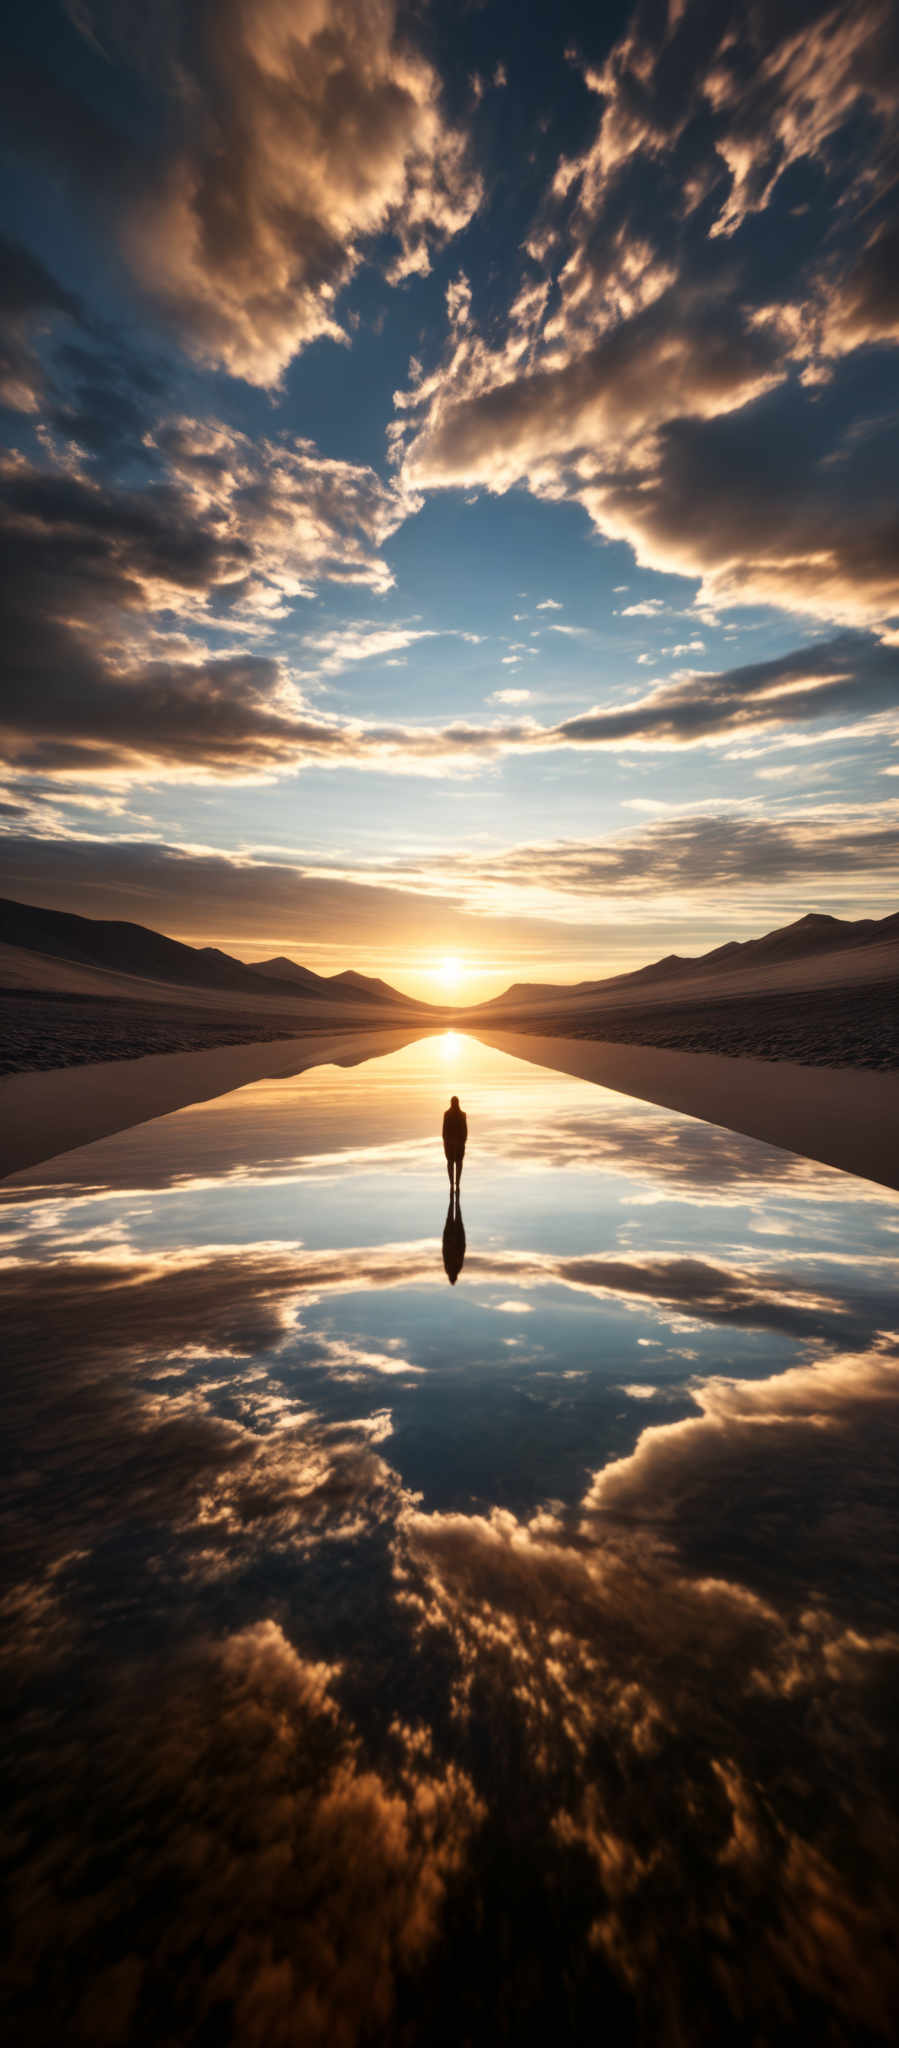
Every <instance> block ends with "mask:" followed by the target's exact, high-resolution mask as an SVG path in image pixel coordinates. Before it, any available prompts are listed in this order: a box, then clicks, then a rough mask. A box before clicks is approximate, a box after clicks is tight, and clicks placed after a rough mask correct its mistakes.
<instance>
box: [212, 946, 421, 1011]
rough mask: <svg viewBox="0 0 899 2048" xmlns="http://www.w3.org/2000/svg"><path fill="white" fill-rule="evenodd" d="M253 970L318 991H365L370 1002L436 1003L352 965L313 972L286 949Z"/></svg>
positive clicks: (349, 993) (341, 993)
mask: <svg viewBox="0 0 899 2048" xmlns="http://www.w3.org/2000/svg"><path fill="white" fill-rule="evenodd" d="M253 973H254V974H264V975H266V976H271V977H272V979H277V980H278V981H291V982H296V983H297V984H298V985H299V986H300V987H301V988H309V989H312V988H314V989H315V990H316V993H317V994H321V992H322V990H323V989H326V990H327V991H328V994H329V995H338V996H343V997H349V996H353V995H363V996H365V997H366V999H367V1000H368V1001H369V1002H376V1003H394V1004H396V1003H412V1004H413V1006H414V1007H415V1008H416V1009H424V1010H428V1009H431V1008H433V1007H434V1006H433V1005H432V1004H430V1003H416V1002H415V1000H414V998H413V997H412V996H402V995H400V993H399V990H398V989H395V988H391V986H390V983H389V982H388V981H380V980H378V978H377V977H376V976H375V975H373V974H357V973H356V971H355V969H354V968H352V967H346V968H344V970H343V973H342V974H314V973H313V971H312V968H311V967H300V966H299V964H298V962H297V961H296V960H288V959H287V957H286V955H285V954H284V953H278V954H276V956H275V958H274V959H273V960H254V962H253Z"/></svg>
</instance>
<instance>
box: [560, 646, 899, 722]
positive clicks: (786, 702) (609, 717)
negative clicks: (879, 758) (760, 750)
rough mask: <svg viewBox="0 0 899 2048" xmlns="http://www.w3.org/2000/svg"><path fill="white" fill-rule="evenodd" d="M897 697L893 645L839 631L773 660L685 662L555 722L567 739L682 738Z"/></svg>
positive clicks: (836, 712)
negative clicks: (637, 688)
mask: <svg viewBox="0 0 899 2048" xmlns="http://www.w3.org/2000/svg"><path fill="white" fill-rule="evenodd" d="M897 703H899V648H897V647H894V646H883V645H881V643H880V642H878V641H876V640H873V639H869V638H868V637H867V636H865V635H862V634H851V633H846V634H840V635H839V636H838V637H837V638H836V639H834V640H828V641H815V642H812V643H811V645H809V646H808V647H804V648H801V649H800V650H798V651H797V652H796V653H790V654H783V655H778V656H776V657H775V659H774V660H773V661H760V662H751V663H747V664H745V665H744V666H742V667H740V668H733V669H725V670H723V671H720V672H719V673H717V674H695V673H693V672H691V671H690V670H687V672H686V673H685V674H684V675H683V676H682V677H681V678H676V679H675V680H673V681H671V682H666V683H658V684H656V685H655V686H654V687H653V688H652V689H651V690H650V691H648V692H647V695H646V696H645V697H642V698H639V699H638V700H637V702H636V703H633V704H628V705H623V706H621V707H620V708H614V707H613V708H611V709H609V710H606V709H596V710H595V711H590V712H587V713H585V714H584V715H583V716H581V717H578V718H568V719H566V720H565V721H564V723H563V724H562V725H560V726H558V727H557V728H556V730H557V733H558V736H559V738H560V739H562V740H563V741H567V742H568V744H572V743H576V744H581V745H584V744H587V745H591V744H592V745H595V744H597V743H602V742H605V743H606V744H609V743H614V742H615V741H618V742H619V743H620V742H622V741H624V742H633V741H643V742H648V743H649V744H650V745H653V744H655V745H663V746H666V745H667V746H671V745H675V746H676V745H689V744H690V743H691V742H695V741H697V740H704V739H714V738H717V737H718V736H719V735H720V736H721V737H722V738H727V737H729V736H731V735H736V734H738V733H742V732H751V731H753V730H755V731H764V730H765V729H766V728H771V727H777V726H781V725H785V724H791V723H792V722H793V721H797V722H801V723H802V724H807V723H809V722H811V721H814V720H818V719H827V718H829V719H831V720H838V719H852V718H855V719H858V718H864V717H868V716H870V715H871V714H872V713H878V712H882V711H895V710H896V707H897Z"/></svg>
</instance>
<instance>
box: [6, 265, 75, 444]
mask: <svg viewBox="0 0 899 2048" xmlns="http://www.w3.org/2000/svg"><path fill="white" fill-rule="evenodd" d="M61 317H62V318H66V319H68V320H77V319H78V318H79V317H80V306H79V302H78V300H77V299H76V298H75V297H74V296H73V294H72V293H71V292H67V291H64V290H63V287H62V286H61V285H60V284H58V283H57V281H56V279H55V278H54V277H51V275H50V272H49V271H48V270H46V269H45V268H44V265H43V264H42V263H41V262H40V261H39V259H38V258H37V257H36V256H34V255H32V254H31V252H30V251H29V250H28V249H26V248H25V247H24V246H23V245H22V243H20V242H13V241H10V240H9V238H8V237H7V236H5V235H2V236H0V404H2V405H8V406H10V407H11V408H12V410H13V411H15V412H26V413H33V412H36V411H37V410H38V406H39V402H40V396H41V391H42V389H43V383H44V372H43V369H42V366H41V362H40V358H39V356H38V353H37V350H36V347H35V343H36V341H37V338H38V336H39V334H40V332H41V330H42V328H48V327H50V326H51V325H52V323H53V321H54V320H57V319H59V318H61Z"/></svg>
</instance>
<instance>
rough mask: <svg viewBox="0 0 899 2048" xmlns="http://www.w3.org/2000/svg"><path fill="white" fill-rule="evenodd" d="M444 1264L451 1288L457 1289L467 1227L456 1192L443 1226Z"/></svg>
mask: <svg viewBox="0 0 899 2048" xmlns="http://www.w3.org/2000/svg"><path fill="white" fill-rule="evenodd" d="M443 1264H444V1266H445V1268H446V1277H447V1279H448V1281H449V1284H450V1286H451V1287H455V1285H456V1281H457V1280H458V1278H459V1274H460V1273H461V1271H462V1267H463V1266H464V1264H465V1225H464V1223H463V1221H462V1211H461V1209H460V1207H459V1195H458V1191H456V1190H454V1192H453V1193H452V1194H451V1195H450V1203H449V1208H448V1209H447V1212H446V1222H445V1224H444V1226H443Z"/></svg>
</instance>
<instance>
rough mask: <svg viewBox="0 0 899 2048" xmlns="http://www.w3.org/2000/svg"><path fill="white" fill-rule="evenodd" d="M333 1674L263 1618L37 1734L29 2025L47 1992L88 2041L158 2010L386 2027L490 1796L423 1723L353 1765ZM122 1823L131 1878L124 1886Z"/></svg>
mask: <svg viewBox="0 0 899 2048" xmlns="http://www.w3.org/2000/svg"><path fill="white" fill-rule="evenodd" d="M148 1661H149V1660H148ZM339 1676H340V1674H339V1668H338V1667H335V1666H334V1665H329V1664H328V1663H326V1662H321V1661H314V1660H312V1659H309V1658H306V1657H304V1656H303V1655H301V1654H300V1653H299V1652H298V1651H297V1650H296V1649H295V1648H294V1647H293V1645H292V1644H291V1642H290V1641H289V1639H288V1637H287V1636H286V1635H285V1633H284V1632H283V1630H282V1629H281V1628H280V1627H279V1626H278V1625H277V1624H276V1623H275V1622H274V1621H270V1620H264V1621H259V1622H256V1623H254V1624H253V1625H251V1626H249V1627H246V1628H243V1629H241V1630H239V1631H237V1632H234V1633H231V1634H228V1635H226V1636H224V1637H223V1638H222V1639H221V1640H219V1641H217V1642H203V1641H200V1642H195V1643H194V1644H193V1645H192V1647H191V1648H190V1649H188V1650H185V1651H180V1652H179V1651H175V1652H174V1653H172V1654H168V1655H165V1656H162V1657H158V1656H157V1657H154V1658H153V1659H152V1667H151V1668H147V1664H146V1663H145V1662H144V1660H143V1659H138V1660H137V1661H136V1662H135V1663H134V1665H133V1666H131V1668H128V1667H127V1666H126V1667H125V1668H124V1670H122V1669H121V1668H118V1669H116V1670H115V1671H114V1672H113V1675H112V1676H111V1677H108V1678H107V1684H106V1689H105V1694H104V1696H102V1697H101V1700H100V1703H99V1705H93V1706H90V1707H88V1708H86V1709H83V1710H82V1712H81V1714H80V1715H79V1717H78V1721H77V1732H75V1730H73V1729H72V1727H71V1725H70V1722H69V1717H68V1714H64V1715H59V1714H57V1715H53V1716H48V1717H47V1719H46V1720H45V1721H44V1722H43V1724H42V1725H41V1727H40V1728H38V1729H32V1730H31V1731H29V1733H28V1735H27V1736H26V1739H25V1742H24V1744H23V1750H22V1753H21V1755H20V1759H19V1773H18V1783H17V1792H16V1798H15V1822H14V1825H15V1827H16V1831H17V1834H18V1836H19V1840H20V1841H21V1842H22V1843H23V1844H24V1845H26V1846H25V1847H24V1855H23V1858H22V1867H21V1868H20V1874H19V1888H18V1914H17V1936H18V1939H17V1953H16V1962H17V1965H18V1968H17V1971H16V1975H17V1978H18V1989H19V1991H20V1992H21V1991H22V1989H23V1987H26V1988H25V1989H24V1995H23V1996H22V2004H21V2009H20V2010H17V2011H16V2016H15V2020H14V2025H15V2026H16V2028H17V2030H18V2027H19V2026H21V2029H22V2038H25V2036H26V2034H27V2035H29V2037H30V2036H31V2024H33V2019H34V2004H33V1998H32V1996H30V1995H29V1990H28V1988H27V1987H29V1986H30V1987H33V1986H34V1985H35V1984H39V1985H41V1986H42V1993H41V2006H40V2009H41V2012H42V2015H43V2017H44V2018H45V2019H46V2020H47V2022H48V2023H49V2022H50V2021H51V2020H52V2019H54V2018H55V2021H56V2024H57V2026H58V2027H59V2030H60V2033H59V2037H60V2038H61V2037H62V2035H63V2034H65V2035H68V2036H69V2037H70V2038H71V2032H72V2021H73V2017H74V2016H77V2019H76V2027H75V2030H76V2032H77V2034H78V2037H79V2038H82V2039H88V2040H91V2041H99V2040H102V2041H104V2042H109V2043H113V2042H119V2041H121V2042H125V2041H129V2040H133V2039H134V2038H136V2033H137V2032H143V2031H144V2027H145V2023H146V2020H147V2015H148V2013H152V2015H153V2019H152V2032H153V2033H154V2035H156V2036H157V2037H159V2035H160V2034H164V2035H165V2036H166V2038H170V2039H172V2040H175V2039H177V2040H179V2041H187V2040H191V2041H195V2040H199V2039H201V2038H205V2037H206V2036H207V2035H209V2034H210V2031H211V2032H212V2033H214V2034H215V2035H216V2037H217V2038H219V2039H224V2038H227V2039H229V2040H230V2039H233V2040H238V2039H239V2040H240V2041H242V2042H247V2043H250V2042H253V2043H257V2044H260V2048H261V2044H262V2043H263V2042H271V2041H274V2040H279V2041H283V2042H285V2043H287V2042H290V2043H297V2044H299V2043H303V2044H307V2043H308V2044H315V2043H321V2044H329V2048H330V2044H332V2043H334V2042H340V2043H342V2044H345V2048H353V2043H355V2042H356V2041H358V2040H361V2039H363V2038H365V2039H368V2038H369V2036H370V2032H371V2029H372V2027H376V2028H377V2029H379V2030H381V2029H389V2028H390V2025H391V2022H392V2019H393V2014H394V2004H395V1998H396V1993H397V1988H398V1985H399V1984H400V1982H401V1981H402V1979H403V1978H404V1977H405V1976H406V1975H407V1973H409V1972H410V1971H412V1970H414V1969H415V1968H416V1966H418V1965H419V1964H420V1963H421V1962H422V1960H423V1959H424V1957H425V1956H426V1955H427V1953H428V1951H429V1950H430V1948H431V1947H432V1945H433V1943H434V1941H435V1938H436V1936H437V1934H438V1932H439V1928H440V1922H441V1917H442V1910H443V1904H444V1896H445V1892H446V1888H447V1884H448V1882H449V1881H450V1880H452V1879H455V1878H456V1877H457V1874H458V1872H459V1871H460V1869H461V1868H462V1866H463V1865H464V1862H465V1859H466V1855H467V1850H468V1845H469V1841H470V1838H471V1835H472V1831H473V1829H474V1828H475V1826H476V1825H477V1823H478V1821H479V1819H480V1817H481V1813H482V1808H481V1807H480V1806H479V1803H478V1801H477V1799H476V1798H475V1795H474V1792H473V1789H472V1786H471V1782H470V1780H469V1779H468V1778H467V1777H466V1776H465V1775H464V1773H462V1772H461V1771H459V1770H458V1769H455V1768H454V1767H453V1766H452V1765H449V1766H445V1767H443V1768H440V1767H439V1766H437V1765H435V1764H434V1763H432V1762H431V1760H430V1759H429V1757H428V1754H427V1744H426V1742H425V1743H424V1744H422V1742H421V1741H420V1740H418V1736H419V1731H417V1730H416V1729H413V1728H408V1729H407V1728H404V1727H403V1726H402V1725H401V1724H399V1723H398V1724H397V1725H396V1728H395V1730H394V1731H392V1733H391V1736H390V1737H389V1739H388V1740H387V1742H386V1743H385V1744H384V1756H383V1760H382V1761H381V1762H380V1763H379V1765H378V1766H377V1767H375V1766H373V1765H371V1764H369V1763H367V1762H366V1761H364V1760H363V1757H362V1755H361V1753H360V1744H359V1738H358V1734H357V1731H356V1729H355V1727H354V1725H353V1723H352V1721H351V1720H350V1719H349V1717H348V1716H347V1714H346V1713H345V1711H344V1710H343V1708H342V1707H341V1705H340V1704H339V1700H338V1698H337V1696H336V1695H337V1691H338V1689H339ZM421 1732H422V1733H425V1731H421ZM62 1756H64V1757H65V1764H64V1767H62V1766H61V1767H60V1769H59V1771H58V1772H56V1773H54V1774H53V1775H51V1776H49V1777H48V1776H46V1775H45V1774H46V1773H47V1771H48V1765H49V1766H50V1767H51V1771H52V1766H53V1763H54V1761H59V1760H61V1758H62ZM112 1815H114V1816H115V1844H116V1857H117V1862H118V1868H119V1869H120V1870H121V1871H122V1872H123V1873H127V1877H123V1878H122V1879H121V1881H119V1880H116V1881H112V1882H111V1881H110V1842H109V1827H110V1818H111V1816H112ZM35 1835H36V1836H37V1840H36V1841H35V1839H34V1838H35ZM86 1956H87V1957H88V1958H89V1961H88V1963H87V1966H86V1963H85V1957H86ZM18 2003H19V2001H18V1996H17V1998H16V2006H17V2007H18ZM30 2023H31V2024H30Z"/></svg>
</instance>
